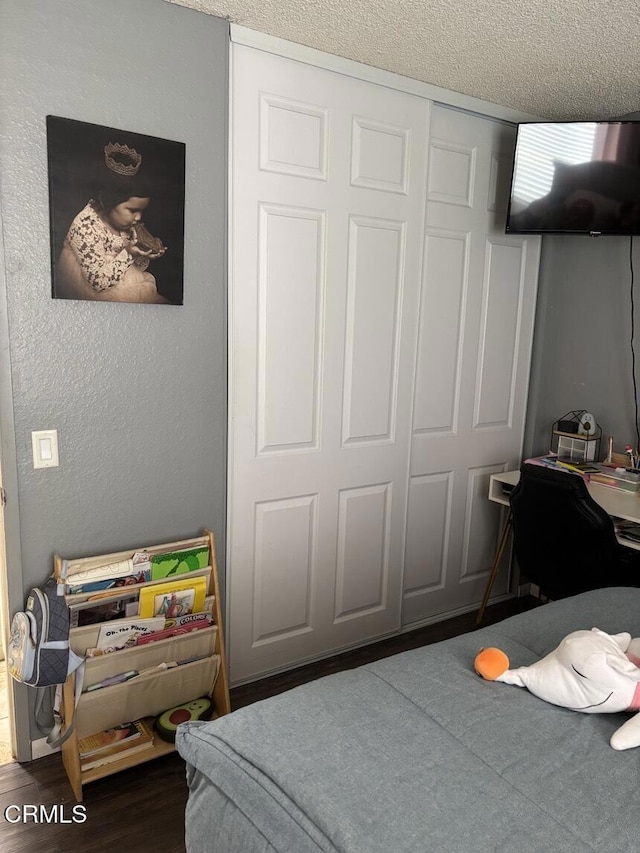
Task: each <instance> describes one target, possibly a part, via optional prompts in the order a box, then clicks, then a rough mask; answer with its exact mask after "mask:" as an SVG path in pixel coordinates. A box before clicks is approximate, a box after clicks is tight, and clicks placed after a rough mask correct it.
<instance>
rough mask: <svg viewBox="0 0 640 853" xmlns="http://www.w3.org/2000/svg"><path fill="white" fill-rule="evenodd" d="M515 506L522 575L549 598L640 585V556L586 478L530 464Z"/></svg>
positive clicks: (516, 545) (522, 472)
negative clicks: (617, 528) (617, 530)
mask: <svg viewBox="0 0 640 853" xmlns="http://www.w3.org/2000/svg"><path fill="white" fill-rule="evenodd" d="M509 502H510V504H511V514H512V525H513V545H514V551H515V554H516V558H517V560H518V565H519V567H520V571H521V572H522V574H523V575H524V577H525V578H526V579H527V580H528V581H531V582H532V583H535V584H537V586H538V587H539V588H540V592H541V593H542V594H543V595H545V596H546V597H547V598H552V599H556V598H564V597H566V596H569V595H574V594H576V593H579V592H586V591H587V590H590V589H598V588H600V587H605V586H640V551H634V550H633V549H630V548H625V547H624V546H623V545H620V544H619V542H618V541H617V539H616V535H615V530H614V526H613V521H612V520H611V517H610V516H609V515H608V514H607V512H606V511H605V510H604V509H603V508H602V507H601V506H600V505H599V504H598V503H596V502H595V501H594V499H593V498H592V497H591V495H590V494H589V492H588V490H587V486H586V483H585V482H584V480H583V479H582V477H579V476H576V475H573V474H568V473H565V472H563V471H554V470H553V469H552V468H544V467H541V466H539V465H531V464H527V463H524V464H523V465H522V466H521V468H520V480H519V482H518V484H517V485H516V486H515V487H514V489H513V491H512V492H511V495H510V498H509Z"/></svg>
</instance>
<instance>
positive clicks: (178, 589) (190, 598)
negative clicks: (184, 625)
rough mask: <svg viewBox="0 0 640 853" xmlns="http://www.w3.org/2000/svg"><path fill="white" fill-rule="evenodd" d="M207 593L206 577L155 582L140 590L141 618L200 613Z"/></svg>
mask: <svg viewBox="0 0 640 853" xmlns="http://www.w3.org/2000/svg"><path fill="white" fill-rule="evenodd" d="M206 594H207V579H206V578H204V577H191V578H190V577H185V578H184V579H182V580H174V581H170V582H167V583H158V584H153V585H151V586H147V587H142V589H141V590H140V608H139V611H138V612H139V615H140V617H141V618H149V617H152V616H164V618H165V619H171V618H173V617H175V616H185V615H186V614H188V613H198V612H199V611H201V610H202V609H203V607H204V599H205V596H206Z"/></svg>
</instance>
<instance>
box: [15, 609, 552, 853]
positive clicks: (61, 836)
mask: <svg viewBox="0 0 640 853" xmlns="http://www.w3.org/2000/svg"><path fill="white" fill-rule="evenodd" d="M538 604H539V602H538V601H537V600H536V599H532V598H521V599H512V600H510V601H507V602H504V603H503V604H497V605H493V606H491V607H489V608H487V611H486V614H485V621H484V624H486V625H488V624H492V623H495V622H499V621H500V620H501V619H504V618H505V617H507V616H511V615H513V614H514V613H518V612H521V611H522V610H528V609H530V608H531V607H534V606H537V605H538ZM474 629H475V613H469V614H466V615H464V616H458V617H456V618H454V619H449V620H446V621H444V622H438V623H437V624H435V625H429V626H428V627H425V628H420V629H418V630H416V631H412V632H409V633H406V634H401V635H399V636H395V637H392V638H390V639H387V640H382V641H380V642H377V643H374V644H372V645H370V646H366V647H364V648H361V649H356V650H354V651H351V652H346V653H344V654H340V655H337V656H335V657H333V658H330V659H328V660H324V661H319V662H317V663H312V664H309V665H307V666H303V667H299V668H298V669H295V670H291V671H290V672H286V673H282V674H280V675H275V676H272V677H271V678H266V679H263V680H262V681H258V682H253V683H252V684H248V685H244V686H241V687H237V688H235V689H234V690H232V691H231V704H232V707H233V708H234V709H237V708H240V707H242V706H244V705H248V704H251V703H252V702H256V701H258V700H260V699H264V698H267V697H269V696H273V695H275V694H277V693H281V692H282V691H284V690H288V689H289V688H291V687H295V686H296V685H298V684H303V683H305V682H307V681H312V680H313V679H315V678H319V677H321V676H323V675H328V674H330V673H333V672H338V671H340V670H345V669H352V668H353V667H356V666H360V665H361V664H364V663H368V662H369V661H372V660H378V659H380V658H383V657H388V656H389V655H393V654H397V653H399V652H402V651H405V650H407V649H412V648H417V647H418V646H423V645H428V644H430V643H435V642H439V641H440V640H445V639H448V638H449V637H453V636H456V635H458V634H462V633H465V632H467V631H472V630H474ZM186 799H187V788H186V784H185V771H184V762H183V760H182V759H181V758H180V757H179V756H178V755H177V753H176V754H172V755H169V756H166V757H164V758H159V759H157V760H155V761H150V762H149V763H147V764H142V765H140V766H138V767H136V768H133V769H131V770H127V771H124V772H122V773H119V774H116V775H113V776H110V777H108V778H106V779H101V780H100V781H97V782H93V783H92V784H90V785H87V786H86V787H85V789H84V801H83V803H82V806H83V811H82V812H80V813H79V814H76V815H75V817H76V818H78V817H80V818H82V817H85V820H84V822H82V823H79V822H74V812H73V808H74V806H75V805H76V802H75V798H74V797H73V794H72V793H71V789H70V787H69V784H68V781H67V778H66V775H65V773H64V770H63V768H62V763H61V760H60V756H59V755H52V756H49V757H47V758H42V759H39V760H38V761H32V762H31V763H29V764H16V763H13V764H8V765H5V766H4V767H0V851H2V853H32V852H33V853H36V851H37V853H76V851H78V853H80V851H81V853H88V851H92V853H93V851H95V853H107V851H108V853H184V849H185V848H184V806H185V802H186ZM24 804H26V805H32V806H36V807H40V806H44V807H45V808H46V815H49V816H52V815H53V814H54V809H53V807H54V806H55V807H56V808H55V812H56V816H57V818H58V821H57V822H50V823H35V822H34V821H33V820H32V819H31V820H29V821H28V822H26V823H23V822H17V823H13V822H12V820H14V819H15V817H16V816H17V814H18V810H17V809H16V808H9V809H8V807H10V806H22V805H24ZM7 817H8V818H9V819H7ZM61 820H62V821H64V822H60V821H61Z"/></svg>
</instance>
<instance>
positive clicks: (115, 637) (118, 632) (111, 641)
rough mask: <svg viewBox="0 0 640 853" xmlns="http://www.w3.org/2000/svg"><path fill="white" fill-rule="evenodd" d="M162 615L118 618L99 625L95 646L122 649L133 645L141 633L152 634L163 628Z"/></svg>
mask: <svg viewBox="0 0 640 853" xmlns="http://www.w3.org/2000/svg"><path fill="white" fill-rule="evenodd" d="M164 622H165V620H164V616H157V617H155V618H149V619H141V618H139V617H136V618H135V619H119V620H118V621H117V622H107V623H105V624H104V625H101V626H100V630H99V632H98V640H97V643H96V647H97V648H99V649H112V650H115V649H123V648H125V646H133V645H135V643H136V639H137V638H138V637H140V636H142V635H143V634H153V633H154V632H155V631H162V630H163V628H164Z"/></svg>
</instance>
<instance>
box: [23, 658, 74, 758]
mask: <svg viewBox="0 0 640 853" xmlns="http://www.w3.org/2000/svg"><path fill="white" fill-rule="evenodd" d="M84 670H85V663H84V661H83V662H82V663H81V664H80V666H79V667H78V668H77V669H76V671H75V696H74V704H73V715H72V717H71V720H69V724H68V726H67V728H66V730H65V731H64V733H63V732H62V726H63V723H64V719H63V716H62V712H61V708H62V687H63V685H62V684H57V685H56V689H55V697H54V701H53V726H47V727H45V728H42V727H41V726H40V723H39V718H40V716H41V714H42V709H43V707H44V699H45V693H46V691H45V690H44V689H43V690H39V691H38V695H37V697H36V707H35V718H36V722H38V725H39V727H40V728H41V730H42V731H45V732H46V731H47V728H48V730H49V731H48V735H47V744H48V746H50V747H51V748H52V749H55V748H57V747H59V746H62V744H63V743H64V742H65V741H66V740H67V738H68V737H70V735H71V734H72V732H73V730H74V728H75V725H76V709H77V707H78V702H79V701H80V695H81V693H82V684H83V682H84Z"/></svg>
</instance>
